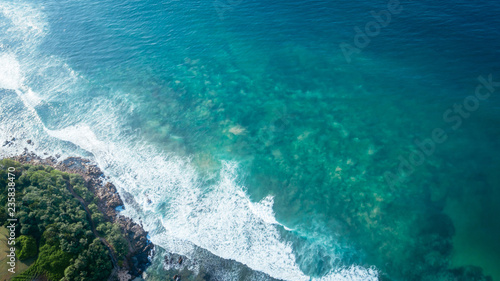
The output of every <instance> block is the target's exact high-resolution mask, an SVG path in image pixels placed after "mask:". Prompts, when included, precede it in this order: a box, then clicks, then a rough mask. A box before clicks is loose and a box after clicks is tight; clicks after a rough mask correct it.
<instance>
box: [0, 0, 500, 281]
mask: <svg viewBox="0 0 500 281" xmlns="http://www.w3.org/2000/svg"><path fill="white" fill-rule="evenodd" d="M388 5H389V6H390V5H392V7H393V9H395V10H398V12H397V13H396V12H395V13H391V15H390V21H388V22H387V25H386V26H385V27H380V30H375V31H373V32H374V34H375V33H377V35H375V36H372V37H369V40H370V41H369V43H368V44H365V46H363V47H360V45H359V44H358V45H356V41H355V40H356V38H355V36H356V34H357V31H356V30H358V29H357V28H359V29H360V30H365V26H366V25H367V24H368V25H370V24H371V23H373V21H374V17H373V16H372V14H373V13H375V14H380V13H384V14H385V15H387V12H385V11H387V10H390V8H389V7H388ZM0 12H1V16H0V19H1V21H0V88H1V89H0V108H1V110H2V111H1V115H0V129H1V132H0V137H1V139H2V140H3V139H11V138H12V137H16V139H17V141H16V145H14V146H11V147H2V148H1V150H0V155H2V156H6V155H12V154H15V153H19V152H21V151H22V150H23V149H24V148H25V147H27V148H28V149H29V150H33V151H35V152H37V153H39V154H43V153H47V154H51V155H55V154H58V153H59V154H61V155H62V157H64V156H70V155H81V156H85V157H88V158H91V159H92V160H93V161H95V162H96V163H97V164H98V165H99V166H100V167H101V168H102V169H103V170H105V171H106V173H107V174H108V175H109V177H110V180H112V181H113V182H114V183H115V184H116V185H117V187H118V189H119V191H120V193H121V194H122V195H124V196H125V195H127V194H130V195H131V196H132V198H133V200H130V201H128V202H127V203H126V206H125V210H124V211H123V213H124V214H125V215H128V216H131V217H132V218H134V219H135V220H137V221H140V222H142V223H143V224H144V227H145V228H146V229H147V230H148V231H149V232H150V233H149V234H150V237H151V239H152V241H153V242H154V243H155V244H156V245H158V246H160V247H161V248H162V250H159V251H160V252H159V253H162V252H163V251H168V252H171V253H175V254H182V255H186V256H187V257H188V258H189V259H190V260H192V263H186V264H187V267H188V268H189V270H191V271H192V272H194V273H197V272H198V271H199V270H198V269H199V266H200V264H201V266H202V267H204V268H208V269H206V270H208V272H209V274H210V276H212V279H213V280H270V279H271V278H276V279H283V280H309V279H314V280H455V279H453V278H457V279H456V280H483V279H472V278H473V277H471V276H472V275H475V276H476V277H477V278H479V277H478V276H481V273H480V270H482V271H483V273H484V275H488V276H490V277H491V278H493V280H500V271H499V268H498V264H500V255H499V254H498V253H500V242H499V240H498V235H499V233H500V219H499V218H498V216H495V215H494V214H498V213H499V212H500V210H499V209H500V206H499V204H498V203H497V202H498V201H499V200H500V190H499V188H500V178H499V176H498V171H499V169H500V152H499V151H500V149H499V148H500V147H499V146H500V144H499V142H498V140H499V137H500V130H499V128H500V114H499V111H498V109H499V106H500V98H499V95H498V93H499V92H500V85H498V83H497V82H496V81H500V66H499V53H500V19H499V17H498V15H499V14H500V4H498V3H497V2H495V1H444V2H443V1H441V2H436V1H418V2H415V1H400V2H397V1H378V0H377V1H335V2H329V1H272V3H269V1H248V0H241V1H239V0H232V1H230V0H220V1H219V0H216V1H147V0H146V1H120V2H116V1H109V0H105V1H93V0H92V1H78V0H64V1H49V0H44V1H36V2H31V1H16V2H14V1H4V0H1V1H0ZM372 26H373V25H372ZM347 45H349V46H351V47H353V48H357V49H358V51H357V52H356V53H354V54H352V56H350V59H346V56H345V55H344V53H343V51H342V47H341V46H347ZM479 77H482V78H480V79H479ZM488 80H491V81H493V82H492V83H490V84H488V85H486V84H487V83H486V84H485V82H484V81H488ZM481 81H483V82H481ZM478 87H480V91H479V92H478V93H479V94H480V95H479V96H478V95H475V93H476V89H478ZM464 103H465V104H464ZM459 106H462V107H461V108H462V109H460V107H459ZM433 132H434V133H433ZM436 132H437V133H436ZM27 139H32V140H33V141H34V143H35V145H34V146H29V145H27V144H26V141H25V140H27ZM433 139H434V140H433ZM431 140H432V142H431ZM436 140H439V143H438V141H436ZM416 143H417V144H416ZM418 143H420V144H422V143H424V144H426V145H427V146H425V145H424V146H422V145H420V146H419V145H418ZM422 147H424V148H422ZM419 157H420V158H419ZM411 163H414V164H411ZM415 163H416V164H415ZM162 261H163V257H162V256H161V255H160V254H159V255H157V257H156V258H155V259H154V260H153V265H152V266H151V267H150V269H149V272H148V276H149V277H148V279H150V280H156V279H155V278H164V276H165V275H166V274H170V273H172V272H174V271H175V270H176V269H175V268H170V267H168V266H165V265H163V264H162ZM225 261H235V262H234V263H231V262H229V263H226V262H225ZM471 266H475V267H477V268H476V269H473V268H472V267H471ZM202 271H203V270H202ZM466 272H468V273H466ZM471 272H472V273H471ZM467 274H470V275H467ZM172 275H173V274H172ZM207 276H208V275H207ZM189 278H194V277H189ZM349 278H351V279H349ZM158 280H160V279H158ZM161 280H162V279H161Z"/></svg>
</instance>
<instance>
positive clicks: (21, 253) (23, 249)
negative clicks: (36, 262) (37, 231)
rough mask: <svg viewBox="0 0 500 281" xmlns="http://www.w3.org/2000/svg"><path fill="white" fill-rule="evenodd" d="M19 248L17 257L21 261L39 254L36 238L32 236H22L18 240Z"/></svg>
mask: <svg viewBox="0 0 500 281" xmlns="http://www.w3.org/2000/svg"><path fill="white" fill-rule="evenodd" d="M16 242H17V246H18V247H19V248H18V249H17V250H16V255H17V257H18V258H19V260H25V259H28V258H32V257H34V256H36V254H37V246H36V240H35V238H33V237H31V236H26V235H21V236H20V237H19V238H17V239H16Z"/></svg>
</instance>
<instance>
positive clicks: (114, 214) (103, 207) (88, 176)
mask: <svg viewBox="0 0 500 281" xmlns="http://www.w3.org/2000/svg"><path fill="white" fill-rule="evenodd" d="M10 159H12V160H15V161H17V162H20V163H22V164H30V165H44V166H51V167H53V168H54V169H57V170H60V171H62V172H67V173H73V174H78V175H80V176H82V178H83V179H84V180H85V184H86V187H87V189H88V190H89V191H90V192H92V194H93V195H94V198H95V201H96V202H97V207H98V209H99V211H100V212H101V213H102V214H103V215H104V217H105V220H106V221H108V222H111V223H116V224H118V225H120V228H121V230H122V234H123V235H124V237H125V239H126V240H127V242H128V246H129V254H128V255H127V256H126V259H125V261H124V262H123V264H121V266H120V268H121V270H120V272H117V271H116V270H115V271H114V274H115V275H120V276H122V277H119V279H120V281H121V280H129V279H130V278H131V279H134V278H137V277H142V275H143V273H144V272H145V270H146V268H147V267H148V266H149V264H150V258H151V257H152V255H153V254H154V250H155V246H154V245H153V243H151V241H149V240H148V238H147V232H146V231H145V230H144V229H143V228H142V226H141V225H139V224H137V223H135V222H133V221H132V220H131V219H130V218H127V217H124V216H123V215H120V214H119V211H117V210H116V208H117V207H119V206H123V201H122V199H121V198H120V195H119V194H118V192H117V190H116V187H115V186H114V185H113V184H112V183H110V182H107V181H106V180H105V178H104V174H103V172H102V171H101V170H100V169H99V168H98V167H97V166H96V165H94V164H92V163H91V162H90V161H89V160H87V159H83V158H80V157H70V158H67V159H65V160H62V161H60V160H58V159H57V158H55V157H52V156H50V157H47V158H42V157H40V156H38V155H36V154H33V153H28V152H25V153H23V154H22V155H18V156H15V157H10ZM127 275H130V277H128V276H127Z"/></svg>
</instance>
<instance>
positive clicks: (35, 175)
mask: <svg viewBox="0 0 500 281" xmlns="http://www.w3.org/2000/svg"><path fill="white" fill-rule="evenodd" d="M8 167H15V169H16V170H15V172H13V173H14V174H15V180H14V182H15V184H16V194H15V198H16V217H17V218H18V221H19V224H18V225H17V228H16V232H17V233H16V234H17V235H16V237H18V238H17V239H16V253H17V257H18V259H19V260H25V259H28V258H30V257H36V260H35V262H34V263H33V264H31V266H30V267H29V268H28V269H27V270H26V271H24V272H23V273H21V274H19V275H18V276H16V277H14V278H13V279H12V280H17V281H20V280H32V279H33V278H36V277H41V276H43V277H45V278H46V279H48V280H57V281H59V280H67V281H69V280H71V281H73V280H76V281H92V280H96V281H97V280H106V279H107V277H108V276H109V275H110V273H111V269H112V264H111V259H110V256H109V250H108V249H107V248H106V246H105V245H104V244H103V243H102V242H101V241H100V240H99V239H98V238H97V237H95V235H94V234H93V232H92V228H91V223H90V221H89V220H88V216H87V213H86V212H85V209H84V208H83V206H82V204H81V203H80V202H79V201H78V200H77V199H76V198H74V197H73V195H72V194H71V193H70V192H69V190H68V186H69V185H71V186H72V187H73V189H74V191H75V192H76V193H77V194H78V195H79V196H80V197H82V198H83V199H84V200H85V202H87V203H90V206H89V207H90V208H89V209H90V210H91V212H92V218H93V219H94V222H95V224H96V225H97V226H98V227H97V228H98V229H101V230H102V231H103V234H104V235H103V236H104V237H105V238H106V239H107V240H108V239H109V240H108V241H109V242H110V244H111V245H112V247H113V248H115V249H114V250H115V251H116V252H117V253H119V256H120V258H122V259H123V257H124V256H125V255H126V254H127V247H126V245H127V241H126V240H125V239H124V238H123V236H122V234H121V231H120V229H119V227H118V226H117V225H113V224H111V223H106V222H105V220H104V217H103V215H102V214H101V213H100V212H99V210H98V208H97V205H96V204H95V202H93V195H92V193H91V192H90V191H89V190H88V189H87V188H86V186H85V182H84V180H83V178H82V177H81V176H79V175H75V174H68V173H63V172H61V171H58V170H55V169H54V168H52V167H44V166H32V165H22V164H20V163H17V162H15V161H12V160H9V159H4V160H0V223H1V224H6V222H7V220H6V219H7V218H8V215H9V213H8V212H7V211H8V210H7V208H6V205H7V200H8V198H7V194H8V192H7V187H8V182H9V180H8Z"/></svg>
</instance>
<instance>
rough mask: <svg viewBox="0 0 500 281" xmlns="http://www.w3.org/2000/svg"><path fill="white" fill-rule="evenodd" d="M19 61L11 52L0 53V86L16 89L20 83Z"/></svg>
mask: <svg viewBox="0 0 500 281" xmlns="http://www.w3.org/2000/svg"><path fill="white" fill-rule="evenodd" d="M22 78H23V77H22V74H21V67H20V65H19V62H18V61H17V60H16V58H15V56H14V55H13V54H9V53H3V54H0V88H3V89H7V90H16V89H18V88H19V87H20V86H21V85H22Z"/></svg>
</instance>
